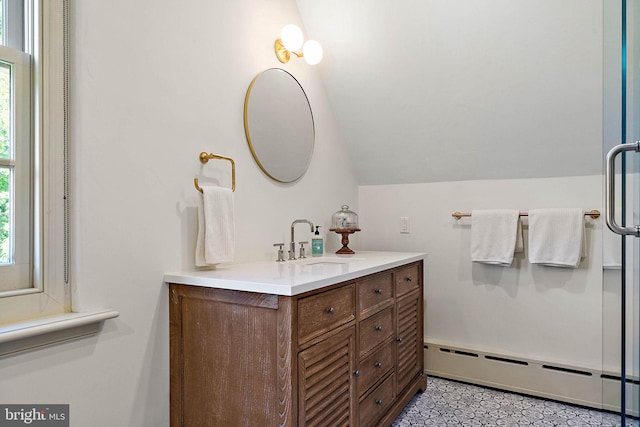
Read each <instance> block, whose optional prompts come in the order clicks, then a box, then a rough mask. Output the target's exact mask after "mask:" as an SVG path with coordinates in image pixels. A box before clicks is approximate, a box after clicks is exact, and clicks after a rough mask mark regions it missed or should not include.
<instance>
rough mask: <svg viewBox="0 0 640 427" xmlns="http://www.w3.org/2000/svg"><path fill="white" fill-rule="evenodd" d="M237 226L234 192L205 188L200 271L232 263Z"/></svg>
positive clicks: (200, 208)
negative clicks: (212, 266) (203, 268)
mask: <svg viewBox="0 0 640 427" xmlns="http://www.w3.org/2000/svg"><path fill="white" fill-rule="evenodd" d="M234 256H235V222H234V212H233V191H231V190H230V189H228V188H223V187H213V186H202V197H199V202H198V237H197V240H196V265H197V266H199V267H203V266H207V265H211V264H219V263H222V262H233V259H234Z"/></svg>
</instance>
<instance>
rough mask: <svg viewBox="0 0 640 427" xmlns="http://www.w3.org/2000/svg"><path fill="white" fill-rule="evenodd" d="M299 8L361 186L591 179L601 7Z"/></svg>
mask: <svg viewBox="0 0 640 427" xmlns="http://www.w3.org/2000/svg"><path fill="white" fill-rule="evenodd" d="M297 3H298V7H299V10H300V14H301V16H302V20H303V25H304V31H305V34H306V35H307V36H308V37H310V38H314V39H317V40H319V41H321V43H322V45H323V47H324V52H325V56H324V59H323V61H322V63H321V64H320V65H318V67H319V70H320V73H321V75H322V77H323V81H324V83H325V85H326V89H327V92H328V94H329V98H330V100H331V103H332V106H333V109H334V111H335V114H336V115H337V117H338V121H339V123H340V127H341V130H342V133H343V136H344V138H345V141H346V142H347V145H348V148H349V152H350V155H351V158H352V161H353V164H354V167H355V170H356V173H357V176H358V180H359V183H360V184H363V185H367V184H396V183H414V182H435V181H457V180H478V179H508V178H532V177H555V176H580V175H592V174H599V173H601V164H602V160H601V153H602V132H603V130H602V128H603V126H602V115H603V108H602V104H603V96H602V92H603V83H602V81H603V66H602V56H603V54H602V50H603V29H602V27H603V17H602V2H601V1H600V0H597V1H596V0H563V1H562V2H558V1H557V0H528V1H526V2H522V1H519V2H515V1H513V0H458V1H455V2H452V1H450V0H397V1H389V0H322V1H317V0H297ZM312 103H313V101H312Z"/></svg>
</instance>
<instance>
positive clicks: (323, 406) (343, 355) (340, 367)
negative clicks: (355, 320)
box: [298, 326, 357, 427]
mask: <svg viewBox="0 0 640 427" xmlns="http://www.w3.org/2000/svg"><path fill="white" fill-rule="evenodd" d="M354 343H355V327H353V326H352V327H350V328H348V329H346V330H344V331H342V332H340V333H338V334H335V335H333V336H330V337H328V338H326V339H325V340H323V341H320V342H319V343H317V344H315V345H314V346H312V347H309V348H308V349H306V350H304V351H301V352H300V353H299V354H298V385H299V389H298V407H299V410H298V418H299V423H298V425H299V426H328V427H329V426H330V427H337V426H353V425H355V422H354V420H355V406H354V405H355V402H357V399H356V398H355V383H354V376H353V372H354V370H355V349H354Z"/></svg>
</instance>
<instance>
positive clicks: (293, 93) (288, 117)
mask: <svg viewBox="0 0 640 427" xmlns="http://www.w3.org/2000/svg"><path fill="white" fill-rule="evenodd" d="M244 130H245V134H246V136H247V142H248V144H249V149H250V150H251V154H252V155H253V158H254V160H255V161H256V163H257V164H258V166H259V167H260V169H261V170H262V171H263V172H264V173H265V174H266V175H267V176H268V177H269V178H271V179H273V180H275V181H278V182H282V183H290V182H294V181H297V180H298V179H300V178H301V177H302V176H303V175H304V173H305V172H306V171H307V169H308V167H309V164H310V163H311V158H312V157H313V150H314V145H315V125H314V122H313V114H312V111H311V105H310V104H309V99H308V98H307V95H306V93H305V92H304V89H303V88H302V85H300V83H299V82H298V80H296V78H295V77H293V76H292V75H291V74H290V73H288V72H287V71H285V70H283V69H280V68H269V69H267V70H265V71H263V72H261V73H259V74H258V75H257V76H256V77H255V78H254V79H253V81H252V82H251V84H250V85H249V88H248V89H247V95H246V97H245V101H244Z"/></svg>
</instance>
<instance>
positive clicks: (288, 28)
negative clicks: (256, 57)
mask: <svg viewBox="0 0 640 427" xmlns="http://www.w3.org/2000/svg"><path fill="white" fill-rule="evenodd" d="M303 42H304V43H303ZM274 48H275V51H276V56H277V57H278V60H279V61H280V62H282V63H286V62H289V59H290V58H291V54H292V53H293V54H294V55H295V56H297V57H298V58H303V57H304V60H305V61H307V63H308V64H309V65H316V64H317V63H318V62H320V61H321V60H322V46H321V45H320V43H318V42H317V41H315V40H307V41H306V42H305V41H304V37H303V35H302V30H301V29H300V28H298V26H297V25H293V24H289V25H285V26H284V27H282V31H281V32H280V38H279V39H277V40H276V43H275V45H274ZM300 48H302V52H297V51H298V50H300Z"/></svg>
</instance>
